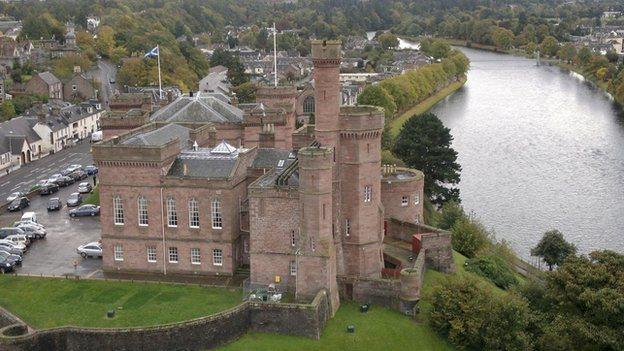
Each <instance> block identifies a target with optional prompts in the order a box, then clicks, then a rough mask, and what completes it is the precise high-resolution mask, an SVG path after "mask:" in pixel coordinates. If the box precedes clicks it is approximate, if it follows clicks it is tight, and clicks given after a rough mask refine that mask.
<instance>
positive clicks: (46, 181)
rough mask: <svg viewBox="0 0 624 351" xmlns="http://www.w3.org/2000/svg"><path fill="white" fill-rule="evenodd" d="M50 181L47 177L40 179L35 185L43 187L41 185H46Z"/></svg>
mask: <svg viewBox="0 0 624 351" xmlns="http://www.w3.org/2000/svg"><path fill="white" fill-rule="evenodd" d="M48 183H49V182H48V180H47V179H41V180H40V181H38V182H37V184H35V185H34V187H37V188H41V187H44V186H46V185H47V184H48Z"/></svg>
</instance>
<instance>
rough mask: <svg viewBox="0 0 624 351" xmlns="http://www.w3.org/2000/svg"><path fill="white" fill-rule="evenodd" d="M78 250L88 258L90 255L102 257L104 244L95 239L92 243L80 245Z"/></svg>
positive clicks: (83, 256)
mask: <svg viewBox="0 0 624 351" xmlns="http://www.w3.org/2000/svg"><path fill="white" fill-rule="evenodd" d="M76 252H77V253H78V254H79V255H80V256H82V258H87V257H88V256H91V257H102V245H101V244H100V243H99V242H97V241H94V242H92V243H88V244H84V245H80V246H79V247H78V248H77V249H76Z"/></svg>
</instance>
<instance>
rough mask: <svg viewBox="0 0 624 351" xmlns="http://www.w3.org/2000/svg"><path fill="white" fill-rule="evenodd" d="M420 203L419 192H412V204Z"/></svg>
mask: <svg viewBox="0 0 624 351" xmlns="http://www.w3.org/2000/svg"><path fill="white" fill-rule="evenodd" d="M419 203H420V194H418V193H416V194H414V205H418V204H419Z"/></svg>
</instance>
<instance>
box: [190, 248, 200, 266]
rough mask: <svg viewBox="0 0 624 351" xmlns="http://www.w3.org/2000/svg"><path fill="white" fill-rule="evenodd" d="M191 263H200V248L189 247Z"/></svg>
mask: <svg viewBox="0 0 624 351" xmlns="http://www.w3.org/2000/svg"><path fill="white" fill-rule="evenodd" d="M191 264H192V265H201V250H200V249H199V248H198V247H191Z"/></svg>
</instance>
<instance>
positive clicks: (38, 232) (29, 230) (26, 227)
mask: <svg viewBox="0 0 624 351" xmlns="http://www.w3.org/2000/svg"><path fill="white" fill-rule="evenodd" d="M16 228H19V229H21V230H23V231H24V235H26V236H27V237H28V238H30V239H41V238H45V236H46V230H45V229H41V228H39V227H36V226H34V225H31V224H29V223H20V224H18V225H17V226H16Z"/></svg>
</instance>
